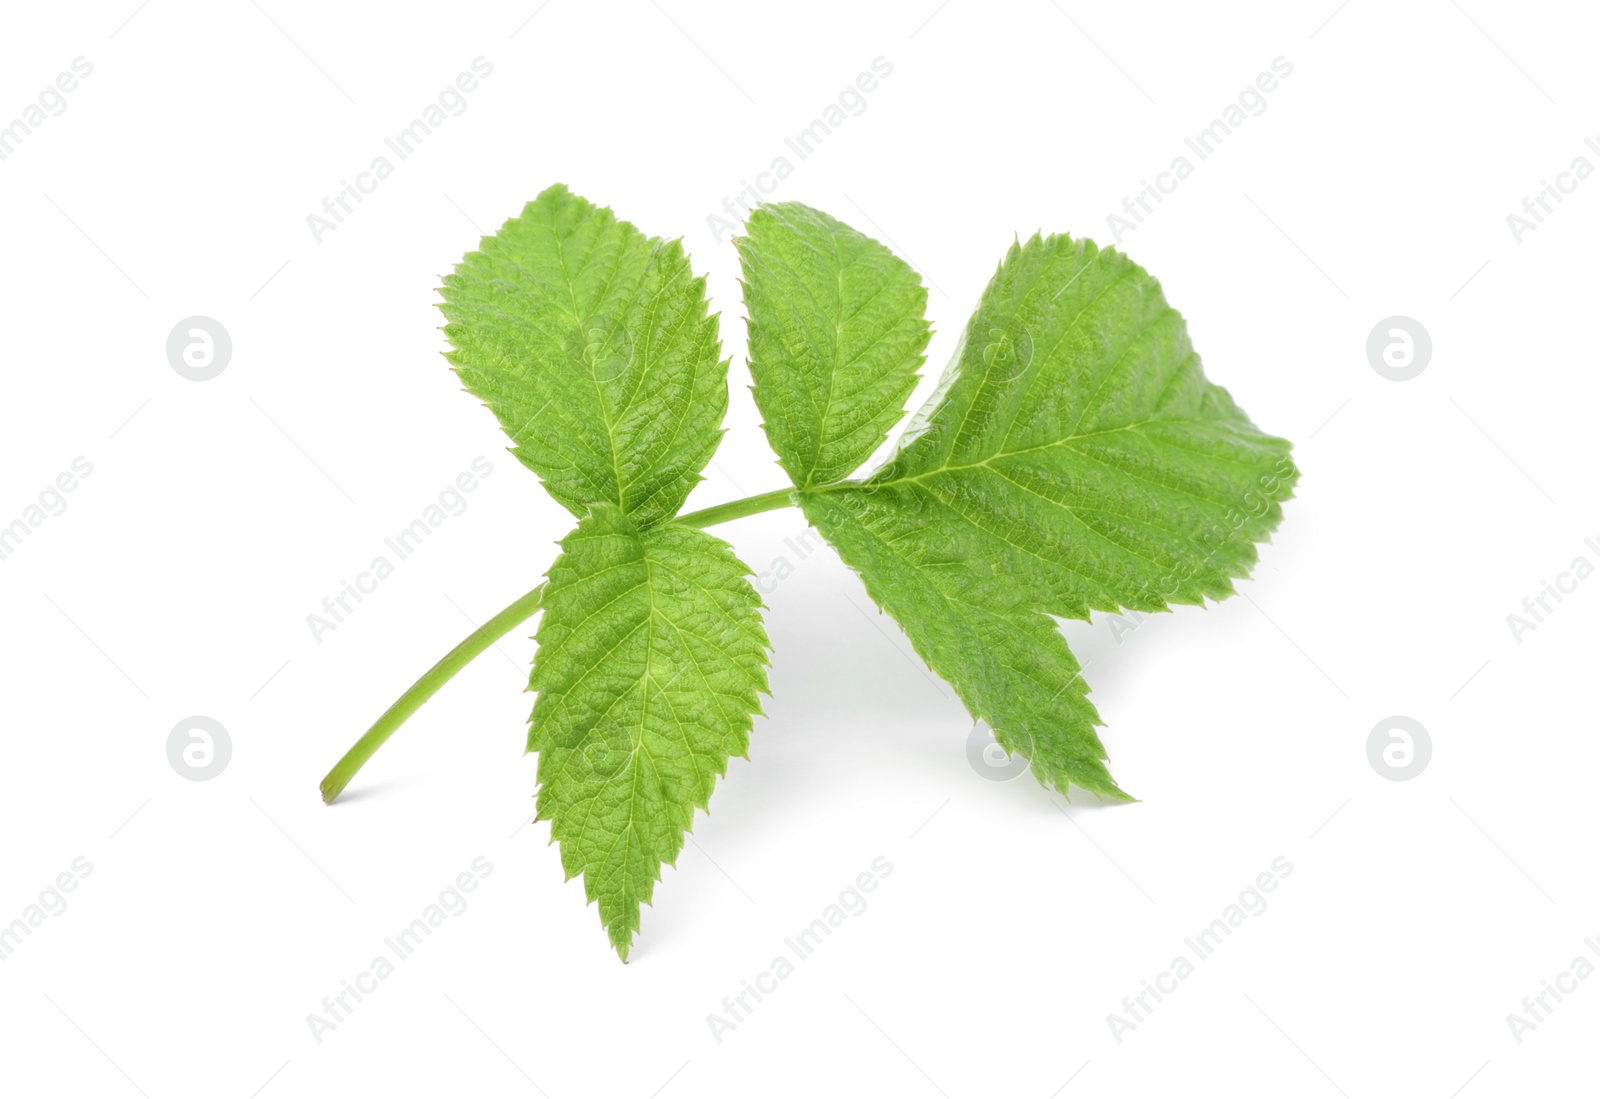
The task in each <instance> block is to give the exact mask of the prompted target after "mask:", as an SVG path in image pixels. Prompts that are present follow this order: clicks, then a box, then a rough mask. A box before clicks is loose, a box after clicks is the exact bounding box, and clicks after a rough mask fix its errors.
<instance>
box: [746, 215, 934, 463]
mask: <svg viewBox="0 0 1600 1099" xmlns="http://www.w3.org/2000/svg"><path fill="white" fill-rule="evenodd" d="M735 243H736V244H737V245H738V249H739V260H740V263H741V266H742V267H743V271H744V301H745V310H746V312H747V313H748V315H749V331H750V373H751V376H752V377H753V378H754V380H755V390H754V392H755V400H756V405H757V407H758V408H760V410H761V414H762V416H763V417H764V418H765V423H764V424H763V425H762V426H763V427H764V428H765V429H766V432H767V438H768V440H770V441H771V443H772V449H773V450H775V451H777V452H778V460H779V462H780V464H781V465H782V466H783V468H784V470H785V471H786V472H787V473H788V474H789V477H790V478H791V479H792V480H793V482H794V483H795V485H796V486H797V487H800V488H809V487H810V486H812V485H824V484H828V483H830V482H833V481H838V480H841V479H842V478H845V477H848V476H849V475H850V474H851V473H853V472H855V470H856V469H857V468H858V467H860V465H861V464H862V463H863V462H865V461H866V460H867V459H868V458H869V457H871V456H872V452H873V451H875V450H877V448H878V447H879V446H880V445H881V444H882V443H883V441H884V440H885V439H887V438H888V437H889V429H890V428H892V427H894V425H895V424H896V423H898V422H899V421H900V418H901V417H902V416H904V415H905V403H906V398H907V397H909V396H911V391H912V390H913V389H915V388H916V384H917V369H918V368H919V367H920V366H921V365H922V358H923V356H922V352H923V349H924V348H925V347H927V345H928V335H929V330H928V322H927V321H926V320H924V319H923V309H924V307H925V306H926V305H927V302H928V292H927V290H925V289H924V288H923V286H922V281H921V279H919V278H918V277H917V274H916V272H915V271H913V270H912V269H911V268H910V267H909V266H908V265H907V264H906V262H905V261H904V260H902V259H901V258H900V257H898V256H896V255H895V254H894V253H893V252H891V251H889V250H888V249H887V248H885V247H884V246H883V245H881V244H879V243H878V242H877V241H875V240H872V239H871V238H870V237H866V236H863V235H862V234H860V233H858V232H856V231H855V230H854V229H852V228H850V227H849V226H848V225H845V224H844V223H842V222H839V221H835V220H834V219H833V218H831V217H829V216H828V215H827V214H824V213H821V212H820V211H817V210H813V209H811V208H810V207H809V206H802V205H801V204H800V203H798V202H779V203H773V204H771V205H767V206H762V207H760V208H758V209H757V210H756V211H755V213H753V214H751V215H750V221H749V225H748V226H747V228H746V235H745V236H744V237H740V238H738V239H737V240H736V241H735Z"/></svg>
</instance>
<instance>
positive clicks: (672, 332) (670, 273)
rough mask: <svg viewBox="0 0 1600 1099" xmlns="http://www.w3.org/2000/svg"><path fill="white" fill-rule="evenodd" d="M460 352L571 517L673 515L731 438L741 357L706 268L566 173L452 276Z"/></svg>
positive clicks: (451, 305)
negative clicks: (586, 193)
mask: <svg viewBox="0 0 1600 1099" xmlns="http://www.w3.org/2000/svg"><path fill="white" fill-rule="evenodd" d="M441 292H442V294H443V296H444V304H443V306H442V308H443V310H444V314H445V316H446V318H448V320H449V324H447V325H446V326H445V329H444V331H445V335H446V337H447V338H448V339H449V340H450V343H451V345H452V346H453V348H454V350H453V351H452V352H451V353H449V354H448V356H447V358H448V359H449V361H450V362H451V363H452V364H453V365H454V367H455V369H456V372H457V373H458V374H459V375H460V376H461V380H462V381H463V382H464V383H465V384H466V387H467V389H468V390H469V391H470V392H472V393H473V394H475V395H476V396H478V397H479V398H481V399H482V400H483V401H484V403H485V404H487V405H488V406H489V408H490V409H491V410H493V412H494V414H495V416H496V417H497V418H498V419H499V421H500V426H501V427H503V428H504V429H505V431H506V434H508V435H510V436H511V439H512V441H513V442H514V443H516V448H515V450H514V453H515V454H516V456H517V457H518V459H520V460H521V461H522V463H523V464H524V465H526V466H528V468H530V469H532V470H533V471H534V472H535V473H537V474H538V475H539V477H540V478H541V479H542V480H543V481H544V484H545V487H546V488H547V489H548V490H549V492H550V495H551V496H553V497H555V499H556V500H557V501H559V502H560V503H561V504H562V505H564V506H565V507H566V508H567V509H568V510H569V511H571V512H572V513H573V514H574V515H578V516H582V515H583V514H584V513H585V511H586V508H587V505H589V504H593V503H615V504H616V505H617V506H618V507H620V508H621V509H622V510H623V511H626V512H628V513H630V514H632V515H633V516H634V517H635V518H636V519H638V520H639V522H640V523H641V524H642V525H645V526H649V525H651V524H653V523H656V522H659V521H661V520H663V519H667V518H671V517H672V516H673V515H675V514H676V513H677V511H678V508H679V507H680V506H681V505H682V504H683V501H684V498H685V497H687V496H688V494H689V490H690V489H692V488H693V487H694V486H695V484H696V482H698V481H699V480H700V470H701V469H703V468H704V467H705V464H706V462H707V461H708V460H710V458H711V454H712V452H713V451H715V450H716V448H717V442H718V440H719V439H720V438H721V436H722V432H721V429H720V425H721V423H722V417H723V413H724V412H725V411H726V409H727V404H728V388H727V370H728V364H727V362H726V361H725V360H720V359H719V355H720V354H721V344H720V343H719V342H718V339H717V320H716V318H715V317H714V316H709V315H708V313H707V304H706V294H705V280H704V279H703V278H695V277H694V274H693V272H692V271H691V270H690V268H689V260H688V258H687V257H686V256H685V255H684V252H683V247H682V245H681V244H680V243H679V242H677V241H663V240H661V239H660V238H657V237H646V236H645V235H644V234H643V233H641V232H640V231H639V230H638V229H636V228H634V227H633V226H632V225H630V224H629V223H627V222H625V221H618V220H617V218H616V216H615V215H614V214H612V212H611V211H610V210H607V209H602V208H599V207H597V206H594V205H593V204H592V203H589V202H587V201H585V200H584V199H582V198H579V197H577V196H576V195H573V194H572V193H571V192H569V191H568V190H567V189H566V188H565V187H564V186H562V185H560V184H557V185H556V186H554V187H551V188H549V189H548V190H546V191H545V192H544V193H542V194H541V195H540V196H539V197H538V198H536V199H535V200H534V201H532V202H530V203H528V205H527V206H526V207H525V208H524V209H523V211H522V213H521V215H519V216H518V217H515V218H512V219H511V220H510V221H507V222H506V223H505V225H503V226H501V228H500V231H499V232H498V233H496V234H495V235H494V236H492V237H485V238H484V239H483V241H482V244H481V246H480V247H479V250H478V251H476V252H469V253H468V254H467V255H466V256H465V257H464V258H463V259H462V261H461V263H460V264H459V265H458V266H457V267H456V270H455V273H454V274H452V275H449V276H447V277H446V278H445V279H444V286H443V289H442V291H441Z"/></svg>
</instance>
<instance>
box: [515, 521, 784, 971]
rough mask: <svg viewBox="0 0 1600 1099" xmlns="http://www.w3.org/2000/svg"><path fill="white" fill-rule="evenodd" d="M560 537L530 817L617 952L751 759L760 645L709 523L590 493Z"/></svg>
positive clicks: (762, 673) (548, 595)
mask: <svg viewBox="0 0 1600 1099" xmlns="http://www.w3.org/2000/svg"><path fill="white" fill-rule="evenodd" d="M561 548H562V552H561V556H560V557H559V558H557V559H556V562H555V564H554V565H552V566H551V568H550V572H549V585H548V587H547V589H546V591H545V596H544V617H543V618H542V619H541V621H540V623H539V631H538V641H539V654H538V658H537V660H536V661H535V663H534V668H533V674H532V677H531V678H530V681H529V687H530V689H531V690H535V691H537V692H539V697H538V700H537V702H536V703H535V704H534V708H533V717H532V725H531V727H530V729H529V731H528V750H529V751H530V752H538V753H539V783H540V786H539V795H538V816H539V818H540V819H542V820H549V821H550V822H551V823H550V833H551V838H552V839H553V840H555V841H556V842H558V843H560V845H561V862H562V866H563V867H564V868H565V870H566V872H567V877H568V878H572V877H574V876H576V875H578V874H582V875H583V883H584V891H585V892H586V893H587V895H588V898H589V900H590V901H598V902H599V905H600V919H601V922H602V923H603V924H604V925H605V927H606V931H607V933H608V934H609V936H610V939H611V944H612V946H613V947H615V948H616V951H617V953H618V954H619V955H621V957H622V959H623V960H624V961H626V960H627V957H628V949H629V947H630V945H631V944H632V942H633V936H634V934H635V933H636V932H637V931H638V930H639V906H640V904H641V903H644V904H648V903H649V902H650V897H651V894H652V893H653V891H654V888H655V883H656V882H657V881H658V880H659V879H660V877H661V869H660V868H661V864H662V863H668V864H671V863H673V862H674V861H675V860H676V858H677V856H678V852H679V851H680V850H681V849H682V847H683V836H684V833H685V832H687V831H689V829H690V827H691V826H692V824H693V818H694V811H695V809H696V808H700V809H705V808H706V807H707V801H708V799H709V798H710V797H711V790H712V786H713V785H714V784H715V782H716V780H717V778H718V776H720V775H722V774H723V773H724V772H725V771H726V770H727V766H728V757H729V756H744V755H745V754H746V751H747V749H748V746H749V734H750V726H751V719H752V716H753V715H754V714H755V713H757V712H759V705H758V700H757V697H756V696H757V694H758V693H759V692H764V691H766V689H767V654H768V650H769V648H770V645H769V643H768V641H767V635H766V631H765V630H764V629H763V628H762V625H761V599H760V597H759V596H758V595H757V594H756V591H755V589H754V588H753V587H752V586H751V584H750V580H749V576H750V569H749V568H748V567H747V566H746V565H744V564H743V563H742V562H740V561H739V559H738V558H736V557H735V556H734V555H733V553H732V552H731V551H730V550H729V549H728V546H727V544H726V543H724V542H722V541H719V540H718V539H716V538H714V537H712V536H711V535H709V534H706V533H705V532H704V531H700V530H695V529H692V528H690V527H685V526H680V525H678V524H674V523H666V524H662V525H660V526H656V527H653V528H650V529H648V530H645V529H641V527H640V526H639V524H638V523H637V522H636V521H635V520H634V519H633V518H632V517H631V516H629V515H627V514H625V513H624V512H622V511H621V510H620V509H619V508H617V507H616V506H615V505H612V504H601V505H597V506H596V507H595V508H594V509H593V510H592V511H591V512H590V514H589V515H587V516H586V517H585V518H584V519H582V520H581V521H580V522H579V523H578V526H577V528H576V529H575V530H574V531H573V532H572V533H571V534H569V535H568V536H567V537H566V539H565V540H564V541H563V542H562V543H561Z"/></svg>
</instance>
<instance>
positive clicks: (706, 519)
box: [673, 488, 794, 527]
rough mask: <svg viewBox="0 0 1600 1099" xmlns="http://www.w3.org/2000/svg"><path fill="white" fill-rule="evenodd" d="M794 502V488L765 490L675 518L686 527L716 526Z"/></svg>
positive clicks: (784, 506)
mask: <svg viewBox="0 0 1600 1099" xmlns="http://www.w3.org/2000/svg"><path fill="white" fill-rule="evenodd" d="M793 503H794V489H792V488H780V489H778V490H777V491H776V492H763V493H762V494H761V495H760V496H746V497H745V498H744V499H743V500H734V501H733V502H732V503H727V504H718V505H717V506H716V507H714V508H704V509H702V510H700V511H691V512H690V513H689V514H688V515H680V516H678V517H677V518H676V519H674V520H673V522H674V523H682V524H683V525H684V526H686V527H714V526H716V525H717V524H718V523H726V522H728V521H729V520H730V519H743V518H744V517H745V516H746V515H759V514H761V513H762V512H763V511H773V510H775V509H777V508H786V507H788V506H790V505H791V504H793Z"/></svg>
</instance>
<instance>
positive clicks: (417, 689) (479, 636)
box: [322, 584, 544, 803]
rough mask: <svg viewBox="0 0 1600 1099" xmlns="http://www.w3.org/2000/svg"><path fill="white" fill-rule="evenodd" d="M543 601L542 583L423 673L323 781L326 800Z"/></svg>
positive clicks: (329, 800)
mask: <svg viewBox="0 0 1600 1099" xmlns="http://www.w3.org/2000/svg"><path fill="white" fill-rule="evenodd" d="M543 598H544V585H543V584H540V585H539V586H538V587H537V588H534V589H533V590H532V591H530V592H528V594H526V595H524V596H523V597H522V598H521V599H518V600H517V601H516V602H515V603H513V604H511V606H509V607H507V608H506V609H505V610H503V611H501V612H500V613H499V614H497V615H495V616H494V617H493V618H491V619H489V621H487V622H485V623H484V624H483V625H481V626H479V627H478V628H477V629H475V630H473V631H472V633H471V634H469V635H468V636H467V639H466V640H465V641H463V642H461V644H459V645H457V646H456V647H455V648H453V649H451V650H450V651H449V652H447V653H445V654H444V656H443V658H441V659H440V661H439V663H437V664H435V665H434V666H433V667H431V668H429V669H428V670H427V671H426V672H424V673H422V678H421V679H419V680H417V681H416V682H415V683H413V684H412V685H411V687H410V689H409V690H407V691H406V693H405V694H403V695H401V696H400V697H399V698H397V699H395V703H394V705H393V706H390V707H389V708H388V709H387V710H385V711H383V716H382V717H380V718H378V720H377V721H374V722H373V723H372V728H370V729H368V730H367V731H366V732H365V733H363V734H362V736H361V739H360V740H358V741H356V742H355V745H354V746H353V747H351V749H350V750H349V751H348V752H346V753H345V754H344V758H342V759H341V760H339V762H338V763H336V764H334V766H333V770H331V771H329V772H328V777H327V778H324V779H323V780H322V800H323V801H325V802H329V803H332V801H333V799H334V798H336V797H338V796H339V793H340V791H342V790H343V789H344V788H345V787H346V786H347V785H349V782H350V780H351V779H353V778H355V776H356V772H357V771H359V770H361V767H362V765H363V764H364V763H366V762H367V760H369V759H371V758H372V754H373V753H374V752H376V751H377V750H378V749H379V748H382V747H383V742H384V741H386V740H388V739H389V738H390V737H391V736H393V735H394V731H395V730H396V729H398V728H400V726H402V725H404V724H405V722H406V719H407V718H409V717H410V716H411V715H412V714H414V713H416V712H417V711H418V710H419V709H421V708H422V704H423V703H424V702H426V701H428V699H430V698H432V697H433V696H434V695H435V694H436V693H438V690H439V688H440V687H443V686H444V685H445V684H446V683H448V682H450V679H451V677H452V676H454V675H455V674H456V673H457V672H459V671H460V670H461V669H462V668H465V667H466V666H467V665H468V664H470V663H472V659H473V658H474V657H475V656H477V655H478V654H479V653H481V652H483V651H484V650H485V649H487V648H488V647H489V646H490V645H493V644H494V643H495V642H496V641H499V640H500V639H501V638H502V637H504V636H505V635H506V634H508V633H510V632H511V631H512V630H514V629H516V628H517V627H518V626H520V625H521V624H522V623H524V622H526V621H527V620H528V619H530V618H532V617H533V616H534V614H536V613H537V612H538V610H539V605H540V601H541V600H542V599H543Z"/></svg>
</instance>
